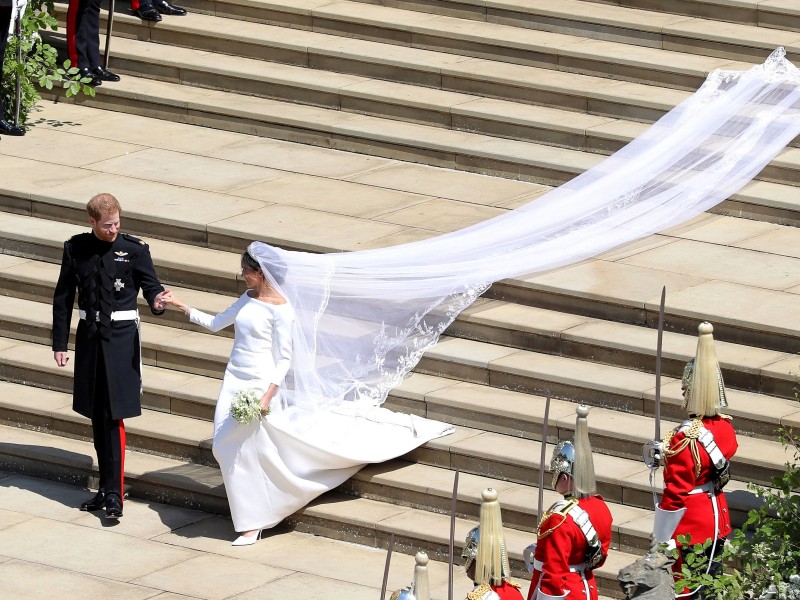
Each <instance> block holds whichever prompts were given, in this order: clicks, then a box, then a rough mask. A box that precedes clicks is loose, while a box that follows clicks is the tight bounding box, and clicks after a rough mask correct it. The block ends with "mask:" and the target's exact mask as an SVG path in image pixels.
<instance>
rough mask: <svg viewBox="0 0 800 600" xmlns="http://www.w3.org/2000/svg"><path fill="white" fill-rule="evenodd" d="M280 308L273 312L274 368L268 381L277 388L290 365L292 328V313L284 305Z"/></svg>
mask: <svg viewBox="0 0 800 600" xmlns="http://www.w3.org/2000/svg"><path fill="white" fill-rule="evenodd" d="M281 306H284V308H280V309H278V310H276V311H275V321H274V324H273V338H272V343H273V356H274V359H275V368H274V369H273V371H272V374H271V377H270V379H269V383H273V384H275V385H277V386H280V385H281V383H283V379H284V377H286V373H288V372H289V367H291V365H292V329H293V327H294V311H293V310H291V308H289V307H286V306H285V305H281Z"/></svg>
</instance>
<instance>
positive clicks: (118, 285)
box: [114, 279, 125, 291]
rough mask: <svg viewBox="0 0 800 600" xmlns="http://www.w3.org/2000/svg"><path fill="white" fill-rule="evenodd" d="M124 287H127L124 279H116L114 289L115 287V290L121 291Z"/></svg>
mask: <svg viewBox="0 0 800 600" xmlns="http://www.w3.org/2000/svg"><path fill="white" fill-rule="evenodd" d="M124 287H125V284H124V283H122V281H121V280H120V279H116V280H115V281H114V289H115V290H117V291H120V290H121V289H122V288H124Z"/></svg>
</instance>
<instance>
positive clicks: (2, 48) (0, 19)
mask: <svg viewBox="0 0 800 600" xmlns="http://www.w3.org/2000/svg"><path fill="white" fill-rule="evenodd" d="M10 25H11V6H0V74H2V72H3V59H4V58H5V57H6V42H7V41H8V28H9V26H10ZM12 110H13V109H12ZM5 118H6V117H5V114H4V113H3V97H2V96H0V119H5Z"/></svg>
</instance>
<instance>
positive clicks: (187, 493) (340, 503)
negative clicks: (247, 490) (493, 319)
mask: <svg viewBox="0 0 800 600" xmlns="http://www.w3.org/2000/svg"><path fill="white" fill-rule="evenodd" d="M0 440H2V441H0V468H3V469H6V470H10V471H13V472H18V473H23V474H26V475H32V476H36V477H45V478H48V479H56V480H58V481H62V482H66V483H71V484H74V485H81V486H87V487H92V486H94V485H96V478H97V468H96V465H95V464H94V459H93V456H94V449H93V448H92V445H91V443H90V442H88V441H84V440H75V439H68V438H65V437H61V436H54V435H49V434H46V433H41V432H36V431H31V430H26V429H20V428H16V427H9V426H7V425H0ZM125 471H126V473H125V483H126V488H128V491H129V493H130V494H131V495H132V496H134V497H137V498H144V499H149V500H155V501H158V502H162V503H166V504H174V505H178V506H183V507H186V508H192V509H199V510H204V511H206V512H212V513H217V514H227V512H228V507H227V500H226V498H225V492H224V487H223V484H222V478H221V476H220V474H219V469H216V468H213V467H208V466H203V465H195V464H190V463H185V462H182V461H176V460H174V459H169V458H165V457H159V456H154V455H150V454H144V453H140V452H136V451H132V450H129V451H128V452H127V455H126V461H125ZM501 501H503V498H502V497H501ZM286 523H287V524H288V525H290V526H291V527H292V528H294V529H296V530H298V531H306V532H311V533H315V534H317V535H323V536H326V537H329V538H334V539H343V540H347V541H350V542H355V543H361V544H366V545H369V546H373V547H386V546H387V542H388V538H389V536H390V535H391V534H392V533H394V534H395V545H394V551H395V552H403V553H408V554H414V553H416V552H417V551H418V549H419V548H420V547H425V548H426V550H427V552H428V555H429V556H430V557H432V558H433V557H436V558H437V559H441V557H442V555H443V554H444V556H445V560H446V555H447V546H448V540H449V529H450V517H449V515H445V514H436V513H433V512H430V511H426V510H420V509H415V508H410V507H404V506H397V505H388V504H386V503H383V502H377V501H374V500H370V499H367V498H358V497H353V496H349V495H345V494H342V493H341V492H337V491H333V492H331V493H328V494H325V495H323V496H321V497H320V498H318V499H317V500H315V501H314V502H313V503H311V504H310V505H309V506H308V507H306V508H304V509H302V510H300V511H298V512H297V513H295V514H294V515H292V516H290V517H289V518H287V520H286ZM474 525H475V520H473V519H470V520H468V519H464V518H457V519H456V535H455V546H456V553H455V554H456V557H457V561H456V562H457V563H460V562H461V561H460V558H459V557H460V553H461V548H462V545H463V540H464V538H465V537H466V534H467V531H468V530H469V529H470V528H472V527H473V526H474ZM504 529H505V537H506V542H507V546H508V551H509V557H510V559H511V562H512V568H513V570H514V575H515V576H517V577H520V578H526V579H527V575H526V573H525V568H524V564H523V562H522V550H523V549H524V548H525V547H526V546H527V545H528V544H530V543H532V542H533V541H534V540H533V539H532V535H531V533H530V532H528V531H520V530H517V529H515V528H513V527H511V526H506V527H505V528H504ZM635 558H636V557H635V556H633V555H631V554H628V553H626V552H622V551H619V550H616V549H614V550H612V551H611V552H610V555H609V559H608V561H607V563H606V565H605V566H604V567H603V568H602V569H601V570H599V571H597V572H596V573H597V575H598V578H599V579H600V583H601V586H602V587H603V593H604V594H608V595H610V596H612V597H619V593H618V591H617V590H618V589H619V587H618V584H617V582H616V574H617V572H618V571H619V569H620V568H621V567H622V566H624V565H626V564H629V563H631V562H633V560H635Z"/></svg>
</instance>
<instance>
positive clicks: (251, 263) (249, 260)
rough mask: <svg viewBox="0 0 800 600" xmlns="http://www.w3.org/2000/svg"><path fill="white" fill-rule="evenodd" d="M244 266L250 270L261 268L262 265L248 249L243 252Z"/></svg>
mask: <svg viewBox="0 0 800 600" xmlns="http://www.w3.org/2000/svg"><path fill="white" fill-rule="evenodd" d="M242 266H243V267H244V268H246V269H248V270H250V271H260V270H261V265H259V264H258V261H257V260H256V259H255V258H253V257H252V256H251V255H250V253H249V252H248V251H247V250H245V251H244V252H243V253H242Z"/></svg>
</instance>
